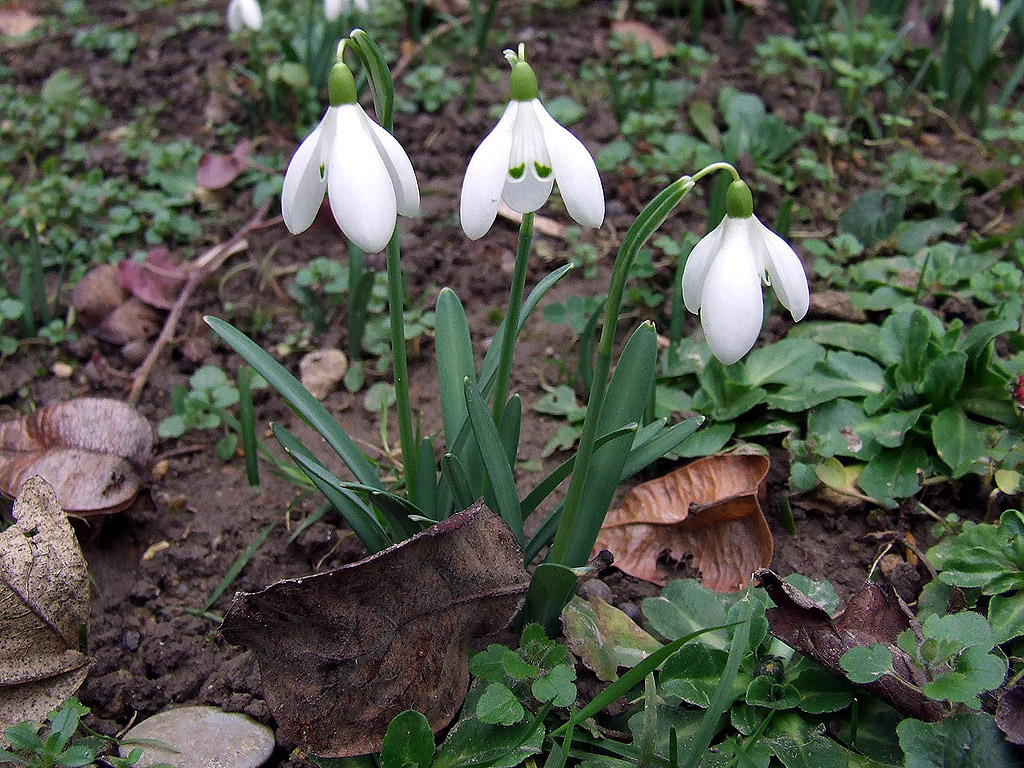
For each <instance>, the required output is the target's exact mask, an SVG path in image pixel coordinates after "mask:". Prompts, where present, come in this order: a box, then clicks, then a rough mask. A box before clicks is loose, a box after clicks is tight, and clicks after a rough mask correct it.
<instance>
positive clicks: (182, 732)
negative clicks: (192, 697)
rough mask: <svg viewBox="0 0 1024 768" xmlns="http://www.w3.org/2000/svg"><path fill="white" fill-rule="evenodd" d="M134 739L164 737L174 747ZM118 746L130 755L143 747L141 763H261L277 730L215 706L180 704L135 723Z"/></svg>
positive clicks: (232, 766)
mask: <svg viewBox="0 0 1024 768" xmlns="http://www.w3.org/2000/svg"><path fill="white" fill-rule="evenodd" d="M134 739H152V740H155V741H161V742H164V743H165V744H167V745H168V746H171V747H173V748H174V750H175V751H173V752H172V751H171V750H168V749H163V748H161V747H157V746H153V745H150V744H142V745H140V744H133V743H131V742H132V740H134ZM124 741H125V742H126V743H124V744H122V745H121V747H120V748H119V751H120V753H121V757H128V755H129V754H130V753H131V751H132V750H133V749H135V748H136V747H141V748H142V750H143V752H142V757H140V758H139V761H138V762H137V763H136V764H135V766H136V768H148V766H152V765H155V764H157V763H170V764H171V765H177V766H188V767H189V768H260V766H261V765H263V764H264V763H266V762H267V760H269V759H270V755H271V753H272V752H273V751H274V734H273V732H272V731H271V730H270V729H269V728H267V727H266V726H265V725H261V724H260V723H257V722H256V721H255V720H253V719H252V718H250V717H247V716H246V715H241V714H238V713H235V712H224V711H222V710H220V709H217V708H216V707H179V708H177V709H169V710H167V711H166V712H160V713H159V714H156V715H153V716H152V717H150V718H147V719H146V720H143V721H142V722H141V723H139V724H138V725H136V726H135V727H134V728H132V729H131V730H130V731H128V733H126V734H125V736H124Z"/></svg>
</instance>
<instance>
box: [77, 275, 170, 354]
mask: <svg viewBox="0 0 1024 768" xmlns="http://www.w3.org/2000/svg"><path fill="white" fill-rule="evenodd" d="M119 274H120V269H119V268H118V267H117V266H115V265H113V264H101V265H100V266H98V267H94V268H93V269H90V270H89V271H88V272H87V273H86V274H85V276H84V277H83V278H82V279H81V280H79V281H78V283H77V284H76V285H75V287H74V290H72V292H71V305H72V306H73V307H74V308H75V313H76V314H77V315H78V319H79V321H80V322H81V323H82V325H83V326H85V328H86V330H87V331H88V332H89V333H90V334H92V335H93V336H95V337H96V338H98V339H101V340H103V341H108V342H110V343H111V344H127V343H128V342H130V341H141V340H144V339H148V338H149V337H150V336H152V335H154V334H155V333H156V332H157V331H159V330H160V326H161V325H162V324H163V323H162V321H161V315H162V313H161V312H160V311H158V310H157V309H156V308H154V307H152V306H150V305H149V304H146V303H145V302H143V301H142V300H141V299H139V298H137V297H135V296H132V295H131V294H130V293H129V292H128V291H127V290H126V289H125V288H124V287H122V286H121V283H120V280H119Z"/></svg>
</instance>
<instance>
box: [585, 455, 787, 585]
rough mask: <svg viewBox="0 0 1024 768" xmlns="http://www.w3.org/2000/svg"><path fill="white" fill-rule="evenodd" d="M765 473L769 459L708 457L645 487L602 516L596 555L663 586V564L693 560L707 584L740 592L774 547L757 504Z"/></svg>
mask: <svg viewBox="0 0 1024 768" xmlns="http://www.w3.org/2000/svg"><path fill="white" fill-rule="evenodd" d="M766 474H768V459H767V458H765V457H764V456H737V455H730V456H708V457H707V458H704V459H698V460H697V461H694V462H692V463H690V464H687V465H686V466H685V467H680V468H679V469H677V470H675V471H674V472H670V473H669V474H667V475H664V476H663V477H659V478H657V479H655V480H650V481H648V482H646V483H641V484H640V485H638V486H636V487H635V488H634V489H633V490H632V491H630V492H629V494H627V496H626V498H625V499H623V500H622V505H621V506H620V507H618V508H617V509H614V510H612V511H611V512H610V513H609V514H608V517H607V518H605V522H604V525H603V526H602V528H601V532H600V534H598V537H597V542H596V543H595V544H594V550H595V551H597V550H601V549H607V550H608V551H610V552H611V553H612V554H613V555H614V556H615V566H616V567H617V568H619V569H620V570H622V571H624V572H626V573H628V574H629V575H630V576H634V577H636V578H638V579H643V580H644V581H650V582H653V583H655V584H660V585H662V586H664V585H665V582H666V581H667V577H666V573H665V570H664V566H663V565H661V564H660V563H659V560H660V559H661V558H662V557H663V556H665V555H667V556H668V557H669V558H671V559H673V560H677V561H679V560H682V559H684V558H685V557H687V556H690V555H692V557H693V560H692V564H693V566H694V567H695V568H697V569H699V570H700V581H701V583H702V584H704V586H706V587H708V588H709V589H714V590H717V591H719V592H738V591H739V590H741V589H744V588H745V587H746V586H747V585H748V584H749V583H750V574H752V573H753V572H754V571H755V570H757V569H758V568H763V567H765V566H767V565H768V563H770V562H771V559H772V553H773V552H774V548H775V545H774V542H773V540H772V534H771V531H770V530H768V523H767V521H765V519H764V513H763V512H762V511H761V505H760V504H759V503H758V499H757V495H758V491H759V488H760V485H761V482H762V481H763V480H764V477H765V475H766Z"/></svg>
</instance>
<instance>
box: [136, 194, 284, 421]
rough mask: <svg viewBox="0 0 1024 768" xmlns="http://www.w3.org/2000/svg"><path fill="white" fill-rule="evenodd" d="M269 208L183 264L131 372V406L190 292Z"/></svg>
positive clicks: (243, 245) (257, 225)
mask: <svg viewBox="0 0 1024 768" xmlns="http://www.w3.org/2000/svg"><path fill="white" fill-rule="evenodd" d="M269 209H270V201H269V200H268V201H267V202H265V203H264V204H263V205H262V206H261V207H260V209H259V210H258V211H256V214H255V215H254V216H253V217H252V218H251V219H249V221H247V222H246V223H245V225H244V226H243V227H242V228H241V229H240V230H238V232H236V233H235V234H234V235H232V236H231V237H230V238H228V239H227V240H225V241H224V242H223V243H221V244H220V245H217V246H215V247H213V248H211V249H210V250H208V251H207V252H206V253H204V254H203V255H202V256H200V257H199V258H197V259H196V260H195V261H193V262H191V263H190V264H188V265H187V266H186V267H185V269H186V271H187V272H188V273H189V276H188V279H187V280H186V281H185V285H184V286H182V289H181V293H179V294H178V298H177V300H176V301H175V302H174V306H173V307H171V311H170V312H169V313H168V315H167V319H166V320H165V321H164V327H163V328H162V329H161V330H160V335H159V336H158V337H157V339H156V342H154V344H153V347H152V349H150V350H149V354H148V355H146V359H145V360H143V361H142V364H141V365H140V366H139V367H138V368H136V369H135V373H133V374H132V388H131V390H130V391H129V393H128V402H129V403H130V404H131V405H138V403H139V399H140V398H141V397H142V390H143V389H145V388H146V382H147V381H148V380H149V375H150V373H152V371H153V366H155V365H156V361H157V360H159V359H160V355H161V353H162V352H163V351H164V347H166V346H167V345H168V344H169V343H170V341H171V339H173V338H174V332H175V330H176V329H177V327H178V322H179V321H180V320H181V315H182V313H183V312H184V311H185V305H186V304H187V303H188V300H189V299H190V298H191V297H192V293H193V292H194V291H195V289H196V288H198V287H199V285H200V283H202V282H203V280H205V279H206V278H207V277H209V276H210V275H211V274H212V273H213V272H215V271H216V270H217V269H218V268H219V267H220V266H221V265H222V264H223V263H224V261H225V259H227V258H228V257H229V256H231V255H232V254H235V253H238V252H239V251H241V250H244V249H245V248H246V246H247V244H246V241H245V236H246V235H247V234H248V233H249V232H251V231H252V230H254V229H258V228H260V227H261V226H262V225H263V224H264V217H265V216H266V215H267V211H268V210H269Z"/></svg>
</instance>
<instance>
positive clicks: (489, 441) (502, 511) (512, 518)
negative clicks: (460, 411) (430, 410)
mask: <svg viewBox="0 0 1024 768" xmlns="http://www.w3.org/2000/svg"><path fill="white" fill-rule="evenodd" d="M464 386H465V392H466V406H467V408H468V409H469V423H470V424H471V425H472V427H473V434H474V435H475V436H476V441H477V444H478V445H479V446H480V456H481V458H482V459H483V462H484V467H485V468H486V470H487V477H488V479H489V480H490V485H491V489H492V491H493V493H494V502H495V506H497V509H496V510H495V512H497V513H498V515H499V516H500V517H501V519H502V520H504V521H505V524H506V525H508V527H509V528H511V529H512V532H513V533H514V534H515V535H516V541H518V542H519V543H520V544H522V543H523V517H522V514H521V513H520V511H519V494H518V492H517V491H516V481H515V478H514V477H513V475H512V469H511V467H509V465H508V460H507V459H506V457H505V449H504V448H503V447H502V444H501V437H500V436H499V435H498V428H497V427H495V426H494V421H493V420H492V419H491V414H490V413H489V412H488V410H487V406H486V405H484V401H483V398H481V397H480V393H479V392H478V391H477V389H476V387H475V386H474V385H473V382H471V381H470V380H469V379H466V381H465V382H464Z"/></svg>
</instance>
